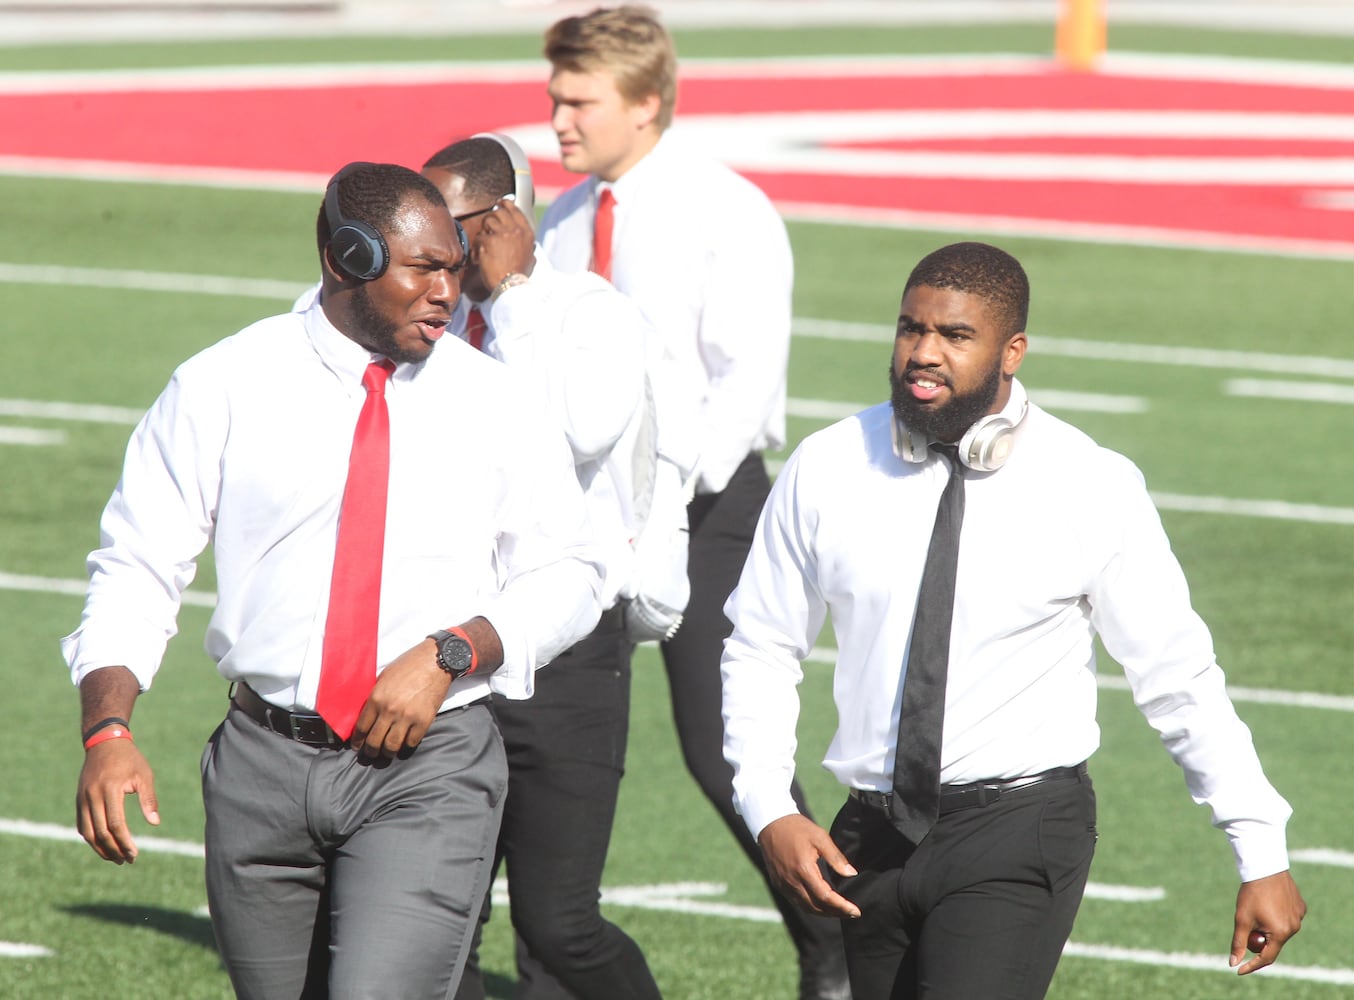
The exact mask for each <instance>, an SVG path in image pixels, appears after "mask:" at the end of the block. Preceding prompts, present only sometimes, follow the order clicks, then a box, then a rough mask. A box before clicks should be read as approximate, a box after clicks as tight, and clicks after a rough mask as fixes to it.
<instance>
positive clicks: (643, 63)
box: [540, 6, 849, 1000]
mask: <svg viewBox="0 0 1354 1000" xmlns="http://www.w3.org/2000/svg"><path fill="white" fill-rule="evenodd" d="M545 55H546V58H547V59H549V60H550V63H551V70H552V72H551V77H550V84H549V94H550V99H551V102H552V104H553V106H554V111H553V115H552V118H551V124H552V126H553V128H554V130H555V133H556V136H557V137H558V139H559V144H560V162H561V163H562V164H563V165H564V167H565V168H566V169H567V170H570V171H572V172H574V173H580V174H587V175H588V177H587V179H585V180H583V181H582V182H581V183H579V184H577V185H575V186H574V187H572V188H570V189H569V190H567V191H566V192H564V193H563V194H562V195H560V197H559V198H558V199H557V200H556V201H555V202H554V203H553V204H552V205H550V207H549V208H548V209H547V210H546V213H545V216H544V218H543V219H542V222H541V230H540V242H541V246H542V247H543V248H544V251H545V255H546V256H547V257H549V259H550V261H551V263H553V264H554V265H555V266H556V267H558V268H560V269H561V270H564V271H586V270H589V269H590V268H591V269H593V270H597V271H598V272H599V273H602V274H604V276H606V277H608V278H610V280H611V281H612V283H613V284H614V285H615V286H616V288H617V289H619V290H620V291H621V292H623V293H624V294H625V295H627V296H628V297H629V298H631V299H632V300H634V302H635V303H636V304H637V305H638V306H639V308H640V310H641V311H642V312H643V313H644V315H645V317H646V318H647V319H648V320H649V322H650V323H651V324H652V325H653V327H654V329H655V330H657V331H658V335H659V337H660V338H661V339H662V341H663V343H664V346H665V347H666V349H667V350H668V351H669V352H670V354H671V355H672V356H673V357H674V358H675V359H677V363H678V365H679V366H680V368H681V370H682V372H683V376H684V378H685V381H686V385H687V387H688V391H689V395H690V397H691V400H692V406H693V408H694V409H695V410H696V413H697V416H696V418H695V424H696V427H697V429H698V439H699V445H700V474H699V480H698V482H697V484H696V496H695V499H694V500H693V502H692V503H691V505H690V507H689V509H688V511H689V516H690V523H691V550H690V558H689V577H690V582H691V599H690V603H689V605H688V607H687V611H686V617H685V620H684V621H683V623H682V627H681V628H680V629H679V630H678V632H677V634H676V635H675V636H674V637H673V638H672V639H671V640H669V641H667V642H664V643H663V644H662V653H663V661H664V665H665V667H666V669H667V675H668V685H669V689H670V691H671V696H672V709H673V719H674V722H675V723H676V727H677V733H678V737H679V739H680V741H681V747H682V753H683V757H684V758H685V761H686V765H687V767H688V769H689V770H690V771H691V774H692V776H693V777H694V778H695V779H696V781H697V783H698V784H699V785H700V788H701V790H702V792H704V794H705V795H706V797H707V798H708V799H709V801H710V802H711V804H712V805H713V806H714V807H715V808H716V809H717V810H718V812H719V814H720V817H721V818H722V819H723V820H724V822H725V824H726V825H727V826H728V828H729V830H730V832H731V833H733V835H734V837H735V838H736V839H737V841H738V843H739V845H740V846H741V847H742V849H743V850H744V852H745V853H746V854H747V856H748V858H749V860H751V861H752V862H753V864H755V865H756V866H757V867H758V869H759V870H760V871H761V873H762V874H763V876H764V877H765V875H766V869H765V866H764V864H763V861H762V857H761V854H760V853H759V852H758V850H757V846H756V843H755V842H754V841H753V840H752V838H751V837H750V836H749V835H748V832H747V830H746V828H745V827H744V826H743V824H742V822H741V821H740V820H739V818H738V816H737V815H736V814H735V813H734V810H733V806H732V790H731V785H730V781H731V774H730V771H729V767H728V764H727V763H726V762H725V761H724V759H723V754H722V750H721V745H722V739H723V730H722V727H721V724H720V689H719V657H720V654H721V651H722V649H723V641H724V638H725V637H726V636H727V635H728V633H729V622H728V620H727V619H726V618H725V616H724V613H723V604H724V601H725V599H726V598H727V596H728V594H729V592H730V591H731V590H732V589H733V587H734V584H735V583H736V582H737V580H738V573H739V571H740V570H741V568H742V565H743V560H744V559H745V558H746V555H747V550H748V546H749V545H750V544H751V543H752V533H753V530H754V527H755V525H756V519H757V514H758V512H759V511H760V510H761V507H762V503H763V502H764V501H765V499H766V495H767V491H768V490H769V488H770V483H769V480H768V477H767V473H766V467H765V464H764V462H763V460H762V452H763V451H765V450H767V449H775V448H779V447H780V446H781V445H783V444H784V442H785V398H786V368H787V364H788V359H789V350H790V318H791V303H790V300H791V291H792V287H793V278H794V263H793V258H792V255H791V251H790V244H789V239H788V237H787V234H786V231H785V225H784V223H783V222H782V220H781V218H780V216H779V215H778V214H777V212H776V210H775V208H774V207H773V206H772V205H771V203H770V201H769V200H768V199H767V197H766V195H765V194H764V193H763V192H762V191H761V190H760V189H758V188H757V187H756V186H755V185H754V184H752V183H751V182H749V181H747V180H746V179H744V178H743V177H740V176H739V175H738V174H736V173H734V172H733V171H732V170H730V169H728V168H727V167H726V166H724V165H723V164H721V163H719V162H717V161H716V160H714V159H713V158H711V157H710V156H708V155H705V154H704V153H702V152H699V151H695V150H691V149H688V148H685V147H684V146H683V145H682V141H681V138H680V137H679V136H674V135H672V134H671V133H669V132H668V126H669V125H670V124H671V122H672V117H673V110H674V106H675V103H676V88H677V60H676V53H675V50H674V48H673V44H672V39H671V37H670V36H669V35H668V33H667V31H666V30H665V29H664V28H663V26H662V24H660V23H659V21H658V20H657V17H656V15H654V13H653V12H652V11H650V10H648V9H647V8H643V7H633V6H621V7H616V8H610V9H608V8H599V9H597V10H594V11H593V12H591V13H589V14H586V15H583V16H579V17H567V18H564V19H563V20H561V21H559V22H557V23H556V24H555V25H554V26H553V27H551V28H550V29H549V31H548V32H547V34H546V38H545ZM608 220H609V221H608ZM608 231H609V233H610V239H607V238H606V237H607V234H608ZM795 794H796V797H797V800H798V801H799V804H800V808H805V804H804V801H803V798H802V796H801V795H799V793H798V789H797V788H796V789H795ZM768 885H769V883H768ZM771 896H772V898H773V899H774V900H775V902H776V905H777V907H778V908H779V910H780V912H781V915H782V917H783V918H784V920H785V925H786V929H787V930H788V932H789V933H790V936H791V939H792V941H793V942H794V945H795V948H796V951H797V952H798V957H799V964H800V970H801V976H800V987H801V988H800V996H801V997H802V998H804V1000H840V998H845V997H848V996H849V991H848V987H847V985H846V970H845V959H844V957H843V954H842V949H841V941H840V933H839V930H838V928H837V927H836V926H835V925H834V924H833V923H832V922H830V921H824V920H822V919H820V918H817V917H813V916H808V915H805V914H803V913H801V912H799V911H797V910H796V909H795V908H794V907H793V906H791V905H789V903H787V902H786V901H785V900H784V899H782V898H781V897H780V896H779V895H777V894H776V893H775V892H772V893H771Z"/></svg>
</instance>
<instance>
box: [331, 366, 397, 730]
mask: <svg viewBox="0 0 1354 1000" xmlns="http://www.w3.org/2000/svg"><path fill="white" fill-rule="evenodd" d="M394 370H395V365H394V364H393V363H392V362H390V361H373V362H372V363H371V364H369V365H368V366H367V370H366V372H365V373H364V374H363V375H362V385H363V386H364V387H365V388H366V390H367V399H366V402H364V403H363V404H362V412H361V413H360V414H358V417H357V427H356V429H355V430H354V431H353V450H352V452H351V454H350V455H349V457H348V483H347V485H346V486H345V487H344V488H343V506H342V508H341V509H340V511H339V523H338V542H337V544H336V546H335V549H334V576H333V579H332V581H331V582H330V587H329V616H328V618H326V619H325V626H324V654H323V658H322V659H321V661H320V689H319V693H318V694H317V695H316V698H315V709H316V711H318V712H319V713H320V715H322V716H324V720H325V722H327V723H329V726H330V728H331V729H333V730H334V732H336V733H337V734H338V735H339V736H341V737H342V738H343V739H345V740H346V739H347V738H348V737H349V736H351V735H352V732H353V726H354V725H355V724H356V722H357V717H358V715H359V714H360V713H361V711H362V706H363V705H365V704H366V702H367V696H368V695H369V694H371V689H372V685H374V684H375V683H376V636H377V625H378V622H379V619H380V613H381V563H382V561H383V556H384V552H385V530H386V487H387V480H388V479H389V476H390V415H389V412H388V411H387V410H386V397H385V387H386V379H387V378H389V377H390V373H391V372H393V371H394Z"/></svg>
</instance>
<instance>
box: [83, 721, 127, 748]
mask: <svg viewBox="0 0 1354 1000" xmlns="http://www.w3.org/2000/svg"><path fill="white" fill-rule="evenodd" d="M131 738H132V731H131V730H130V729H128V728H127V727H126V726H109V727H108V728H107V729H100V730H99V731H98V732H97V733H95V734H94V735H93V736H91V737H90V738H89V739H87V740H85V749H86V750H89V749H90V748H92V747H96V746H98V745H99V744H100V743H103V742H104V741H105V740H130V739H131ZM133 742H135V741H133Z"/></svg>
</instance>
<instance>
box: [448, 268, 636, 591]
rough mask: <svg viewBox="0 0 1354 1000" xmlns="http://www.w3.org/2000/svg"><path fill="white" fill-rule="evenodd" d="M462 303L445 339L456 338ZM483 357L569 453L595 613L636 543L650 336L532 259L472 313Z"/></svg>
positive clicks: (630, 308) (584, 281) (627, 305)
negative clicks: (481, 324)
mask: <svg viewBox="0 0 1354 1000" xmlns="http://www.w3.org/2000/svg"><path fill="white" fill-rule="evenodd" d="M472 306H475V303H472V302H471V301H470V300H469V299H467V298H465V297H462V299H461V302H460V303H459V304H458V305H457V308H456V313H455V315H454V316H453V317H452V325H451V330H452V332H453V333H455V334H456V335H457V336H460V337H465V324H466V317H467V316H468V315H469V312H470V308H471V307H472ZM477 308H478V309H479V310H480V314H481V315H482V316H483V317H484V321H485V324H486V329H485V333H484V343H483V346H482V350H483V351H484V352H485V353H486V354H488V355H489V356H490V357H493V358H497V359H498V360H499V361H502V362H503V363H505V364H506V365H508V366H509V367H511V368H514V369H516V370H517V371H518V372H519V373H521V374H522V375H523V376H524V377H525V378H526V379H527V380H528V381H529V383H530V385H531V386H532V390H533V391H534V393H535V395H536V397H537V398H538V399H539V400H542V401H543V402H544V403H545V405H546V408H547V410H548V411H549V412H550V414H551V415H552V416H553V417H554V418H555V420H556V421H557V422H558V423H559V425H560V427H561V428H562V429H563V431H564V436H565V438H566V439H567V440H568V442H569V447H570V448H571V449H572V451H573V457H574V466H575V470H576V472H577V476H578V481H579V484H580V485H581V486H582V488H583V495H584V498H585V499H586V501H587V505H588V515H589V518H590V520H591V521H592V525H593V529H594V530H595V531H596V532H597V537H598V540H599V541H600V542H601V544H602V547H603V551H604V552H605V558H606V579H605V583H604V585H603V587H602V596H601V602H602V606H603V607H604V608H610V607H611V606H612V605H613V604H615V603H616V598H617V595H618V594H619V592H620V590H621V588H622V587H623V586H624V584H625V583H626V582H627V580H628V579H629V574H630V571H631V563H632V561H633V555H634V553H633V549H632V548H631V540H632V539H633V538H634V535H635V512H634V503H633V494H634V459H635V455H634V449H635V441H636V436H637V434H638V432H639V429H640V423H641V419H642V417H643V414H644V410H643V405H644V373H645V361H646V354H645V352H646V348H647V346H648V345H649V343H650V342H651V340H652V337H653V334H652V331H651V330H650V328H649V324H648V323H646V322H645V320H644V317H643V315H641V313H640V311H639V309H638V308H637V307H636V306H635V304H634V303H633V302H631V301H630V300H629V299H627V298H626V297H625V296H624V295H621V294H620V293H619V292H617V291H616V289H614V288H612V287H611V285H609V284H608V283H607V282H606V281H605V280H604V279H602V278H600V277H598V276H597V275H595V274H591V273H584V274H565V273H563V272H561V271H556V270H555V269H554V268H553V267H551V266H550V262H549V261H547V260H546V259H545V258H544V255H543V254H541V253H539V252H538V253H537V255H536V263H535V266H534V267H533V269H532V272H531V277H530V279H529V280H528V281H527V282H526V283H525V284H522V285H517V286H514V287H511V288H508V289H507V290H505V291H504V292H503V293H502V294H500V295H498V296H496V297H494V298H491V299H489V300H486V301H485V302H483V303H480V304H479V305H478V306H477Z"/></svg>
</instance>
